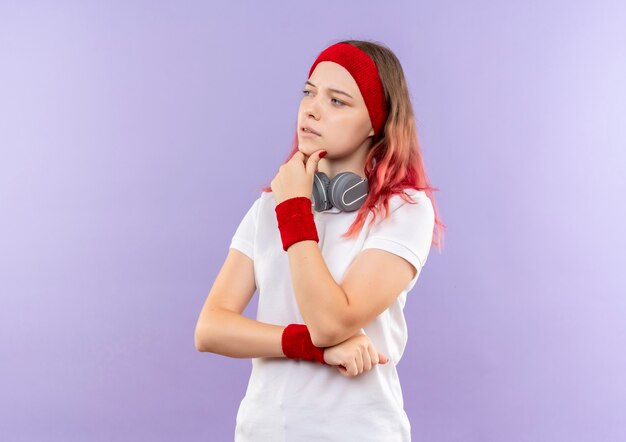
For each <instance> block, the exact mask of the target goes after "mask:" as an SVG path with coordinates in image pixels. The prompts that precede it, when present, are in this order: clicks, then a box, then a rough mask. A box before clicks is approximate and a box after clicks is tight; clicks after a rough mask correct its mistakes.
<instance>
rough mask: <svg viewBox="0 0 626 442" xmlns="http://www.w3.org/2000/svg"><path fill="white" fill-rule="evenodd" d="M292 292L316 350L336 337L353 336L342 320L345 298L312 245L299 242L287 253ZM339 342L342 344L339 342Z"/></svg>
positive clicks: (345, 306) (314, 245)
mask: <svg viewBox="0 0 626 442" xmlns="http://www.w3.org/2000/svg"><path fill="white" fill-rule="evenodd" d="M287 253H288V255H289V266H290V269H291V280H292V284H293V290H294V294H295V297H296V301H297V303H298V307H299V310H300V314H301V315H302V318H303V319H304V322H305V324H306V325H307V326H308V328H309V330H310V333H311V339H312V340H313V342H314V343H316V345H318V346H328V345H320V343H321V344H325V343H326V342H329V341H330V340H336V338H335V337H336V336H339V335H341V336H346V337H345V338H344V339H343V340H345V339H347V338H349V337H350V336H352V335H354V334H355V333H356V331H354V330H347V328H346V326H345V324H344V322H345V321H344V320H345V318H346V313H347V310H348V308H349V305H348V298H347V296H346V294H345V292H344V291H343V289H342V288H341V286H339V284H337V282H336V281H335V279H334V278H333V276H332V275H331V273H330V271H329V270H328V267H327V266H326V262H325V261H324V257H323V256H322V252H321V251H320V249H319V246H318V244H317V243H316V242H315V241H310V240H307V241H300V242H297V243H294V244H292V245H291V246H290V247H289V248H288V249H287ZM341 342H342V341H341Z"/></svg>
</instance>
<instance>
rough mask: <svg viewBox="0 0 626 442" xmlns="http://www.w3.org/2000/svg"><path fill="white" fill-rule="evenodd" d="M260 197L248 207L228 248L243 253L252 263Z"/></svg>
mask: <svg viewBox="0 0 626 442" xmlns="http://www.w3.org/2000/svg"><path fill="white" fill-rule="evenodd" d="M260 202H261V197H259V198H257V199H256V201H254V203H253V204H252V206H250V208H249V209H248V211H247V212H246V214H245V215H244V216H243V219H242V220H241V221H240V223H239V226H238V227H237V230H236V231H235V234H234V235H233V237H232V239H231V242H230V246H229V248H233V249H237V250H239V251H240V252H243V253H245V254H246V255H247V256H248V257H249V258H250V259H251V260H253V261H254V237H255V236H256V230H257V229H256V226H257V219H258V213H259V204H260Z"/></svg>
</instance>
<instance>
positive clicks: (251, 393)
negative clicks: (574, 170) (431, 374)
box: [195, 40, 445, 442]
mask: <svg viewBox="0 0 626 442" xmlns="http://www.w3.org/2000/svg"><path fill="white" fill-rule="evenodd" d="M262 190H263V192H262V193H261V196H260V197H259V198H257V199H256V200H255V201H254V203H253V204H252V205H251V207H250V208H249V210H248V211H247V213H246V214H245V216H244V217H243V220H242V221H241V223H240V224H239V227H238V228H237V230H236V232H235V234H234V236H233V238H232V242H231V245H230V250H229V253H228V256H227V258H226V261H225V263H224V265H223V267H222V269H221V270H220V272H219V274H218V276H217V278H216V280H215V283H214V285H213V287H212V289H211V292H210V293H209V296H208V297H207V300H206V302H205V304H204V306H203V308H202V312H201V313H200V318H199V320H198V324H197V326H196V332H195V340H196V347H197V349H198V350H200V351H208V352H212V353H218V354H222V355H226V356H230V357H237V358H252V372H251V375H250V380H249V383H248V387H247V391H246V394H245V397H244V398H243V400H242V401H241V404H240V406H239V410H238V414H237V418H236V429H235V441H236V442H248V441H255V442H256V441H272V442H273V441H298V442H299V441H314V440H315V441H322V440H324V441H335V440H336V441H360V442H365V441H377V442H380V441H409V440H410V437H411V434H410V423H409V420H408V418H407V415H406V413H405V411H404V407H403V404H404V402H403V396H402V390H401V387H400V381H399V378H398V373H397V370H396V365H397V364H398V362H399V361H400V358H401V357H402V354H403V352H404V348H405V345H406V342H407V327H406V322H405V318H404V315H403V308H404V305H405V302H406V295H407V292H408V291H410V290H411V289H412V288H413V286H414V285H415V283H416V281H417V278H418V276H419V274H420V272H421V269H422V267H423V266H424V264H425V263H426V259H427V257H428V254H429V251H430V247H431V244H435V245H437V246H438V247H439V250H440V251H441V242H440V239H441V238H440V236H441V232H442V229H443V228H445V225H444V224H442V223H441V222H440V220H439V216H438V213H437V208H436V205H435V200H434V197H433V195H432V191H433V190H437V189H435V188H432V187H430V185H429V182H428V178H427V176H426V172H425V169H424V165H423V162H422V157H421V153H420V148H419V144H418V140H417V133H416V128H415V121H414V116H413V110H412V106H411V102H410V98H409V92H408V89H407V84H406V80H405V78H404V73H403V70H402V67H401V65H400V63H399V61H398V59H397V58H396V56H395V55H394V54H393V52H391V50H389V49H388V48H387V47H385V46H383V45H381V44H377V43H373V42H367V41H360V40H347V41H342V42H339V43H335V44H333V45H331V46H329V47H328V48H326V49H325V50H324V51H322V52H321V53H320V54H319V56H318V57H317V59H316V60H315V62H314V63H313V65H312V66H311V68H310V71H309V77H308V79H307V80H306V82H305V84H304V91H303V96H302V100H301V102H300V107H299V110H298V118H297V127H296V134H295V136H294V139H293V145H292V151H291V152H290V153H289V155H288V157H287V159H286V161H285V162H284V164H283V165H281V166H280V168H279V170H278V173H277V174H276V176H275V177H274V179H273V180H272V182H271V185H270V186H269V187H264V188H263V189H262ZM257 289H258V291H259V301H258V312H257V319H256V321H255V320H252V319H249V318H246V317H245V316H243V315H242V312H243V310H244V309H245V307H246V306H247V305H248V303H249V301H250V299H251V297H252V295H253V293H254V292H255V290H257Z"/></svg>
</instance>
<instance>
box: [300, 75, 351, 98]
mask: <svg viewBox="0 0 626 442" xmlns="http://www.w3.org/2000/svg"><path fill="white" fill-rule="evenodd" d="M305 84H310V85H311V86H313V87H314V88H317V86H315V85H314V84H313V83H311V82H310V81H308V80H307V81H306V83H305ZM328 90H329V91H331V92H335V93H337V94H343V95H345V96H347V97H350V98H352V95H350V94H347V93H345V92H344V91H340V90H339V89H332V88H328ZM352 99H353V100H354V98H352Z"/></svg>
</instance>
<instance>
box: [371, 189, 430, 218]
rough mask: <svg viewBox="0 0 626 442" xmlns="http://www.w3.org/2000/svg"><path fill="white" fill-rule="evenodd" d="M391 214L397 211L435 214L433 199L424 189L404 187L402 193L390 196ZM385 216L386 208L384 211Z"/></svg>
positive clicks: (401, 212) (426, 214) (400, 212)
mask: <svg viewBox="0 0 626 442" xmlns="http://www.w3.org/2000/svg"><path fill="white" fill-rule="evenodd" d="M388 204H389V216H392V215H393V214H394V213H395V212H398V214H408V213H416V214H417V213H419V214H421V216H428V215H429V214H432V215H433V216H434V208H433V204H432V201H431V200H430V198H429V197H428V195H426V192H424V191H423V190H417V189H413V188H407V189H404V190H403V192H402V193H396V194H393V195H392V196H390V197H389V200H388ZM382 214H383V216H384V210H383V212H382Z"/></svg>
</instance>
